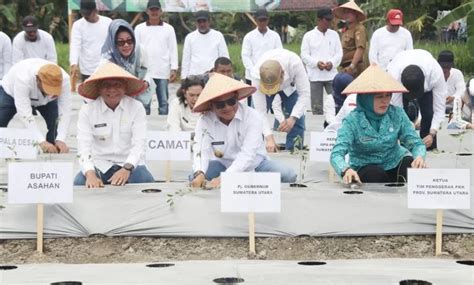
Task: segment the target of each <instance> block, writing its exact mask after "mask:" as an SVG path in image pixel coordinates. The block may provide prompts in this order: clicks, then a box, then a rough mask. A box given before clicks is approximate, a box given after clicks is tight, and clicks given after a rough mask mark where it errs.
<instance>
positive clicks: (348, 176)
mask: <svg viewBox="0 0 474 285" xmlns="http://www.w3.org/2000/svg"><path fill="white" fill-rule="evenodd" d="M342 182H343V183H344V184H351V183H353V182H357V183H362V182H361V181H360V178H359V175H358V174H357V172H356V171H355V170H354V169H352V168H348V169H347V170H346V173H345V174H344V177H342Z"/></svg>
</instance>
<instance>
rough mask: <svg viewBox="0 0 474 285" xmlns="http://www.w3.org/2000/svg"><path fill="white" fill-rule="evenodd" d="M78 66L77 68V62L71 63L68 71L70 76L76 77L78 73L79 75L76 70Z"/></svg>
mask: <svg viewBox="0 0 474 285" xmlns="http://www.w3.org/2000/svg"><path fill="white" fill-rule="evenodd" d="M78 71H79V70H78V68H77V64H73V65H71V66H70V67H69V73H70V74H71V77H72V78H77V77H78V75H79V72H78Z"/></svg>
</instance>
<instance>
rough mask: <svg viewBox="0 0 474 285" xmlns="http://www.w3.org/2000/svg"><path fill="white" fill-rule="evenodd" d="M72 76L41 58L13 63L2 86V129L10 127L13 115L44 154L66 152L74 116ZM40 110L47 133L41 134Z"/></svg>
mask: <svg viewBox="0 0 474 285" xmlns="http://www.w3.org/2000/svg"><path fill="white" fill-rule="evenodd" d="M70 90H71V88H70V84H69V75H68V74H67V73H66V71H64V70H63V69H62V68H61V67H59V66H58V65H56V64H53V63H51V62H50V61H47V60H45V59H41V58H28V59H25V60H22V61H20V62H18V63H16V64H14V65H13V66H12V67H11V68H10V70H9V71H8V72H7V74H5V76H4V77H3V82H2V85H1V87H0V127H2V128H4V127H7V126H8V123H9V122H10V120H11V119H12V118H13V116H14V115H15V114H16V113H18V115H19V118H20V119H21V121H22V122H23V124H24V125H25V127H26V128H27V129H31V131H32V132H34V133H35V134H36V136H37V139H38V142H39V146H40V147H41V149H42V150H43V152H45V153H58V152H59V153H66V152H68V151H69V148H68V146H67V145H66V143H65V141H66V137H67V132H68V128H69V122H70V116H71V93H70ZM33 109H35V110H37V111H38V112H39V113H40V114H41V116H42V117H43V118H44V120H45V122H46V127H47V128H48V133H47V134H46V137H45V136H44V135H43V134H42V133H41V131H40V130H39V128H38V125H37V124H36V120H35V118H34V117H33V114H32V113H33Z"/></svg>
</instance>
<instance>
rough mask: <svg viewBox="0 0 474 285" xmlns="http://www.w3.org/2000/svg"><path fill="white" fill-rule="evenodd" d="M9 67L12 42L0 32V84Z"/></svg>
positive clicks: (10, 64)
mask: <svg viewBox="0 0 474 285" xmlns="http://www.w3.org/2000/svg"><path fill="white" fill-rule="evenodd" d="M11 66H12V41H11V40H10V38H9V37H8V36H7V35H6V34H5V33H4V32H0V83H1V82H2V78H3V76H4V75H5V74H6V73H7V71H8V70H9V69H10V67H11Z"/></svg>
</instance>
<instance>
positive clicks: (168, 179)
mask: <svg viewBox="0 0 474 285" xmlns="http://www.w3.org/2000/svg"><path fill="white" fill-rule="evenodd" d="M165 181H166V183H170V182H171V161H170V160H167V161H166V169H165Z"/></svg>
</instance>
